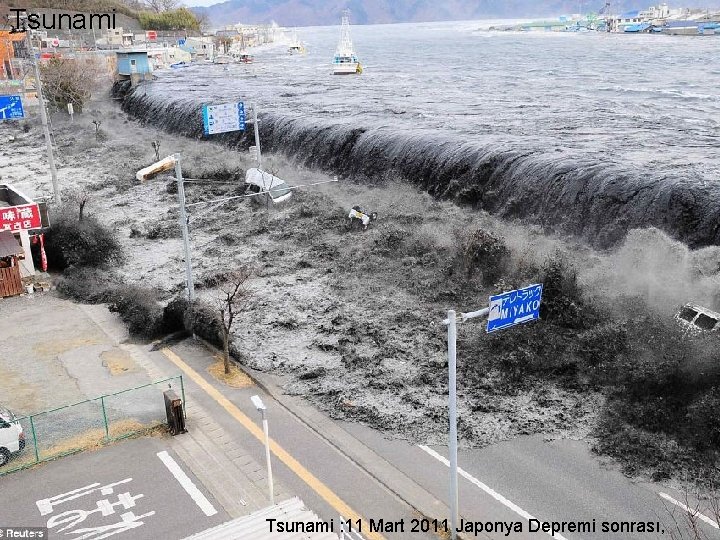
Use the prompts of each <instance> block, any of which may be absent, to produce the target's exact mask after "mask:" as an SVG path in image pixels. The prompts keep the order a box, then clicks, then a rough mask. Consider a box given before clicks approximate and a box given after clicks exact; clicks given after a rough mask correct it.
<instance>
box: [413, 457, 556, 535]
mask: <svg viewBox="0 0 720 540" xmlns="http://www.w3.org/2000/svg"><path fill="white" fill-rule="evenodd" d="M418 446H419V448H420V449H421V450H423V451H424V452H427V453H428V454H429V455H431V456H432V457H434V458H435V459H437V460H438V461H439V462H441V463H444V464H445V465H446V466H448V467H450V462H449V461H448V460H447V459H445V458H444V457H443V456H441V455H440V454H438V453H437V452H436V451H435V450H433V449H432V448H430V447H428V446H425V445H424V444H420V445H418ZM458 474H459V475H460V476H462V477H463V478H465V479H467V480H468V481H470V483H471V484H474V485H476V486H477V487H479V488H480V489H482V490H483V491H484V492H485V493H487V494H488V495H490V496H491V497H492V498H493V499H495V500H496V501H498V502H500V503H501V504H504V505H505V506H507V507H508V508H509V509H510V510H512V511H513V512H515V513H516V514H519V515H520V516H522V517H524V518H525V519H527V520H528V521H529V520H531V519H538V518H536V517H535V516H533V515H532V514H529V513H527V512H526V511H525V510H523V509H522V508H520V507H519V506H518V505H517V504H515V503H514V502H512V501H509V500H508V499H506V498H505V497H503V496H502V495H500V494H499V493H498V492H497V491H495V490H494V489H492V488H491V487H490V486H488V485H486V484H483V483H482V482H481V481H480V480H478V479H477V478H475V477H474V476H473V475H471V474H470V473H469V472H467V471H465V470H463V469H462V468H461V467H458ZM545 534H547V535H548V536H551V537H553V538H557V539H558V540H567V538H565V537H564V536H563V535H561V534H560V533H555V535H553V534H552V533H549V532H548V533H545Z"/></svg>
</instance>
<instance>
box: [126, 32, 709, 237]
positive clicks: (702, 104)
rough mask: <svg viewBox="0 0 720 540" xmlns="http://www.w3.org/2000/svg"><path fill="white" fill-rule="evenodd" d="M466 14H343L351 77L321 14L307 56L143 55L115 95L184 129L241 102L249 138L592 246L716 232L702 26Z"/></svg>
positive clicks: (307, 37)
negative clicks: (206, 109) (130, 89)
mask: <svg viewBox="0 0 720 540" xmlns="http://www.w3.org/2000/svg"><path fill="white" fill-rule="evenodd" d="M481 26H482V24H481V23H472V22H464V23H432V24H407V25H376V26H363V27H353V29H352V32H353V39H354V42H355V48H356V50H357V53H358V55H359V57H360V61H361V62H362V64H363V67H364V72H363V74H362V75H360V76H349V77H338V76H333V75H332V74H331V72H330V60H331V58H332V53H333V51H334V47H335V42H336V39H337V32H338V31H337V29H336V28H307V29H302V30H300V31H299V32H298V33H299V36H300V39H302V40H303V41H305V42H306V43H307V49H308V52H307V54H306V55H290V54H288V53H287V51H286V49H285V48H284V47H283V46H278V47H276V48H271V49H266V50H261V51H258V52H257V53H256V55H255V63H254V64H251V65H196V66H192V67H189V68H186V69H179V70H166V71H159V72H157V73H156V76H157V79H156V80H155V81H154V82H152V83H151V84H146V85H142V86H141V87H139V88H138V89H137V90H135V92H134V93H133V94H132V95H131V96H130V97H129V99H128V101H127V102H126V107H127V108H128V110H130V111H131V112H132V113H134V114H135V115H137V116H139V117H141V118H144V119H146V120H148V121H151V122H152V123H154V124H156V125H162V126H166V127H168V128H170V129H172V130H175V131H180V132H183V133H186V134H194V135H200V134H201V132H202V126H201V119H200V112H199V104H200V103H201V102H206V103H208V102H213V103H218V102H228V101H232V100H246V101H257V102H258V103H260V106H261V109H260V110H261V119H262V120H261V133H262V137H263V144H264V146H265V148H267V149H274V150H281V151H284V152H285V153H286V154H287V155H290V156H293V157H294V158H295V159H297V160H299V161H301V162H303V163H305V164H308V165H316V166H321V167H323V168H326V169H328V170H333V171H335V172H338V173H341V174H347V175H353V176H355V177H358V176H362V177H367V178H368V179H370V180H378V179H382V178H384V177H385V176H386V175H388V174H389V173H393V174H395V175H399V176H402V177H404V178H406V179H408V180H410V181H411V182H414V183H416V184H417V185H419V186H421V187H422V188H424V189H427V190H428V191H429V192H430V193H432V194H434V195H437V196H441V197H448V198H453V199H455V200H459V201H460V202H463V203H469V204H473V205H476V206H478V207H481V208H483V209H486V210H489V211H491V212H493V213H497V214H500V215H502V216H505V217H518V216H519V217H530V218H532V219H533V220H534V221H536V222H538V223H540V224H542V225H543V226H545V227H546V228H548V229H554V230H561V231H563V232H569V233H572V234H576V235H579V236H581V237H583V238H584V239H586V240H588V241H590V242H591V243H592V244H594V245H596V246H599V247H607V246H610V245H614V244H616V243H618V242H619V241H620V240H621V239H622V237H623V236H624V235H625V233H626V231H627V230H628V229H631V228H633V227H638V226H647V225H653V226H657V227H659V228H662V229H663V230H665V231H666V232H668V233H669V234H670V235H671V236H673V237H675V238H677V239H680V240H682V241H684V242H685V243H687V244H689V245H691V246H703V245H712V244H716V243H717V242H718V241H719V240H720V233H719V232H718V229H717V227H716V225H715V224H716V222H717V217H718V213H719V211H720V192H719V191H718V188H717V187H716V186H715V185H714V180H715V178H716V177H717V175H718V172H719V171H720V154H718V153H717V152H716V151H714V148H715V147H716V145H717V140H718V135H720V123H719V122H720V121H719V120H718V118H719V117H718V113H720V97H718V95H717V87H718V83H719V82H720V70H718V69H717V68H714V67H712V65H710V66H709V67H708V64H707V62H708V60H709V59H711V58H713V57H714V56H715V52H716V49H717V43H716V40H714V39H712V38H702V37H698V38H693V37H690V38H688V37H670V36H648V35H639V36H626V35H606V34H602V33H589V34H557V33H552V34H545V33H543V34H520V33H495V32H487V31H481V30H480V27H481ZM227 138H228V140H229V141H232V140H234V139H236V138H237V137H235V136H233V135H229V136H227Z"/></svg>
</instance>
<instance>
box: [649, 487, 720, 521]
mask: <svg viewBox="0 0 720 540" xmlns="http://www.w3.org/2000/svg"><path fill="white" fill-rule="evenodd" d="M658 495H660V496H661V497H662V498H663V499H665V500H666V501H669V502H671V503H673V504H674V505H676V506H679V507H680V508H682V509H683V510H685V511H686V512H688V513H689V514H690V515H691V516H693V517H697V518H698V519H699V520H701V521H704V522H705V523H707V524H708V525H710V526H711V527H715V528H716V529H720V524H718V522H717V521H715V520H712V519H710V518H709V517H707V516H705V515H703V514H701V513H700V512H698V511H697V510H695V509H694V508H689V507H688V506H686V505H684V504H683V503H681V502H680V501H677V500H675V499H673V498H672V497H671V496H670V495H668V494H667V493H658Z"/></svg>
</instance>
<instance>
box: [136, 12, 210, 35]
mask: <svg viewBox="0 0 720 540" xmlns="http://www.w3.org/2000/svg"><path fill="white" fill-rule="evenodd" d="M138 21H139V22H140V26H141V27H142V28H143V29H144V30H148V29H153V30H200V21H199V20H198V18H197V17H196V16H195V14H194V13H193V12H192V11H190V10H189V9H187V8H179V9H173V10H169V11H163V12H162V13H151V12H147V11H141V12H140V13H138Z"/></svg>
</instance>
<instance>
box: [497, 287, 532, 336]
mask: <svg viewBox="0 0 720 540" xmlns="http://www.w3.org/2000/svg"><path fill="white" fill-rule="evenodd" d="M542 288H543V286H542V284H537V285H530V286H529V287H525V288H524V289H518V290H516V291H510V292H506V293H502V294H498V295H495V296H491V297H490V312H489V313H488V322H487V331H488V332H494V331H495V330H502V329H503V328H510V327H511V326H515V325H516V324H522V323H524V322H528V321H534V320H535V319H539V318H540V300H541V299H542Z"/></svg>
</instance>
